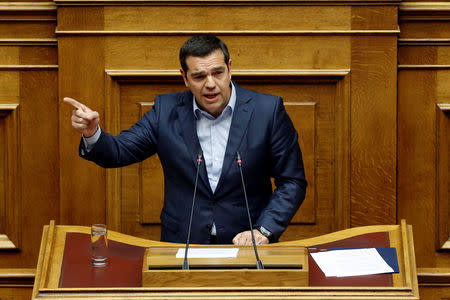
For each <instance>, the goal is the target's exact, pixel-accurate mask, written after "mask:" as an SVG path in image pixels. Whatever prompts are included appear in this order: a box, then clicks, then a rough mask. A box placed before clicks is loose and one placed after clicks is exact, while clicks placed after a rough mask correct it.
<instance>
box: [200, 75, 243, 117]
mask: <svg viewBox="0 0 450 300" xmlns="http://www.w3.org/2000/svg"><path fill="white" fill-rule="evenodd" d="M192 103H193V111H194V116H195V118H196V119H197V120H198V119H200V118H201V116H202V115H203V116H204V117H206V118H208V119H210V120H215V119H218V118H220V117H222V116H223V115H224V114H226V113H227V112H230V115H231V114H232V113H233V111H234V107H235V105H236V89H235V87H234V84H233V82H231V96H230V101H228V104H227V106H226V107H225V108H224V109H223V111H222V113H221V114H220V115H219V116H218V117H217V118H214V117H213V116H212V115H211V114H209V113H208V112H206V111H204V110H202V109H200V108H199V107H198V105H197V101H195V96H193V97H192Z"/></svg>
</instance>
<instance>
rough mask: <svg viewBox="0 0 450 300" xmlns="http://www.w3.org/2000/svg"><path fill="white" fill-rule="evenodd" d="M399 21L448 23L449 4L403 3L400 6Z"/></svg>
mask: <svg viewBox="0 0 450 300" xmlns="http://www.w3.org/2000/svg"><path fill="white" fill-rule="evenodd" d="M399 20H400V22H402V21H448V20H450V3H449V2H403V3H400V5H399Z"/></svg>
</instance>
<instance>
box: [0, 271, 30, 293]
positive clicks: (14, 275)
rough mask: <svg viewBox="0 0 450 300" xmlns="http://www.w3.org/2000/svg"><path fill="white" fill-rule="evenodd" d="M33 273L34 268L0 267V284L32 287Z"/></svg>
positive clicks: (3, 285) (2, 285)
mask: <svg viewBox="0 0 450 300" xmlns="http://www.w3.org/2000/svg"><path fill="white" fill-rule="evenodd" d="M35 275H36V270H35V269H22V268H13V269H0V286H1V287H13V288H19V287H20V288H22V287H29V288H32V287H33V284H34V277H35Z"/></svg>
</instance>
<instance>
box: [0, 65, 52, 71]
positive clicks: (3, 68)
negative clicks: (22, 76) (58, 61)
mask: <svg viewBox="0 0 450 300" xmlns="http://www.w3.org/2000/svg"><path fill="white" fill-rule="evenodd" d="M57 69H58V65H0V71H26V70H29V71H34V70H57Z"/></svg>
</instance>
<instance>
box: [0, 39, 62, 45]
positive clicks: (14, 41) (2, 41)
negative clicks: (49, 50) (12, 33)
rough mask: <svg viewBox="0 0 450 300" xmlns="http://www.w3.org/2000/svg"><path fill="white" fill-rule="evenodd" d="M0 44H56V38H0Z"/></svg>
mask: <svg viewBox="0 0 450 300" xmlns="http://www.w3.org/2000/svg"><path fill="white" fill-rule="evenodd" d="M0 46H52V47H56V46H58V40H57V39H0Z"/></svg>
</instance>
